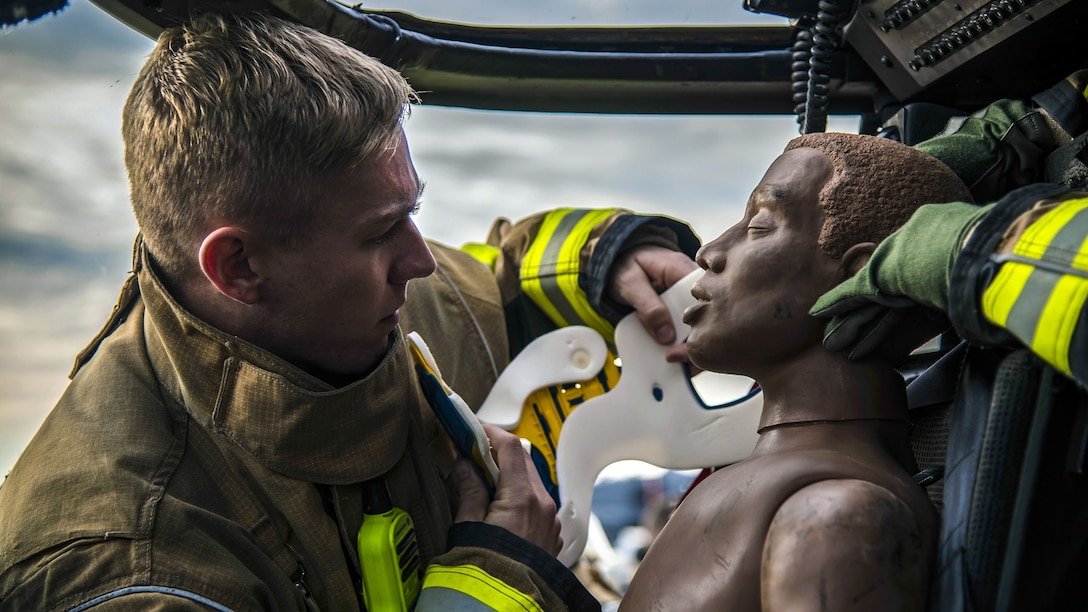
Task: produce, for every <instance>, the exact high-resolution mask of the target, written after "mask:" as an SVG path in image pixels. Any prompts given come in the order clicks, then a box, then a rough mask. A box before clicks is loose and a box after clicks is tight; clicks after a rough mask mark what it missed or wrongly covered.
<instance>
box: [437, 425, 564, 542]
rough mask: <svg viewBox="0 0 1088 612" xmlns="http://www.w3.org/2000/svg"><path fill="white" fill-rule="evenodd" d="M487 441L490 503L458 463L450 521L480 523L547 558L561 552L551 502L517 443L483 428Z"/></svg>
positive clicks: (465, 462)
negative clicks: (492, 478)
mask: <svg viewBox="0 0 1088 612" xmlns="http://www.w3.org/2000/svg"><path fill="white" fill-rule="evenodd" d="M484 431H486V432H487V437H488V438H490V439H491V452H492V454H493V455H494V456H495V463H497V464H498V466H499V481H498V483H497V484H496V487H495V499H494V500H489V499H488V495H487V488H486V487H485V486H484V483H483V481H482V480H480V477H479V475H477V474H476V472H475V471H474V469H473V467H472V465H471V464H470V463H469V462H468V460H466V459H458V460H457V463H456V464H455V465H454V470H455V471H456V472H457V476H458V478H459V479H460V483H459V492H460V495H461V505H460V507H459V508H458V509H457V517H456V519H454V520H455V521H456V522H462V521H483V522H485V523H491V524H492V525H496V526H499V527H503V528H504V529H506V530H507V531H509V532H511V533H513V534H514V535H517V536H519V537H521V538H523V539H525V540H528V541H529V542H532V543H533V544H536V545H537V546H539V547H541V548H543V549H544V550H546V551H547V552H548V553H549V554H551V555H557V554H559V551H560V550H562V549H563V538H562V537H561V536H560V530H561V526H560V523H559V517H558V516H556V514H555V512H556V508H555V502H554V501H553V500H552V497H551V495H549V494H548V491H547V490H546V489H545V488H544V483H543V482H541V481H540V475H539V474H537V471H536V468H535V467H534V466H533V460H532V459H530V458H529V453H527V452H525V449H524V448H523V447H522V446H521V440H520V439H519V438H518V437H517V436H515V435H514V434H512V433H509V432H507V431H506V430H504V429H502V428H501V427H497V426H495V425H491V424H488V423H484Z"/></svg>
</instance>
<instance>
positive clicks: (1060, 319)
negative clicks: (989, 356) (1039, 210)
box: [982, 198, 1088, 375]
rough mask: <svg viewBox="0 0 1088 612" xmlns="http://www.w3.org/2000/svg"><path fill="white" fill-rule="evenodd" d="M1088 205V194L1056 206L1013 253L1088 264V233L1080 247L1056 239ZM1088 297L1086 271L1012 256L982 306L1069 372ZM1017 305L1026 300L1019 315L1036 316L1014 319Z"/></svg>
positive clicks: (1067, 263)
mask: <svg viewBox="0 0 1088 612" xmlns="http://www.w3.org/2000/svg"><path fill="white" fill-rule="evenodd" d="M1086 208H1088V199H1085V198H1082V199H1076V200H1070V201H1068V202H1065V203H1063V204H1061V205H1060V206H1057V207H1056V208H1054V210H1052V211H1050V212H1048V213H1047V214H1045V215H1043V216H1042V217H1040V218H1039V219H1038V220H1036V221H1035V222H1034V223H1032V224H1031V226H1030V227H1028V228H1027V229H1026V230H1025V231H1024V233H1023V235H1021V236H1020V238H1019V239H1018V240H1017V242H1016V245H1015V247H1014V248H1013V254H1014V255H1016V256H1019V257H1022V258H1026V259H1029V260H1033V261H1042V260H1046V261H1048V262H1050V263H1054V264H1057V265H1062V266H1067V267H1069V268H1072V269H1077V270H1088V238H1086V239H1085V240H1084V242H1082V243H1081V244H1080V245H1079V248H1076V249H1075V250H1074V249H1070V248H1069V247H1068V246H1067V247H1065V248H1061V247H1056V246H1055V245H1053V244H1052V243H1053V242H1054V239H1055V237H1057V236H1058V234H1059V233H1060V232H1061V231H1062V230H1063V229H1064V228H1066V227H1067V225H1069V223H1070V221H1071V220H1073V218H1074V217H1076V216H1077V215H1078V214H1079V213H1082V211H1084V210H1085V209H1086ZM1040 292H1042V295H1039V294H1040ZM1043 295H1045V297H1043ZM1086 299H1088V281H1086V280H1085V279H1084V278H1083V277H1081V276H1075V275H1064V276H1062V275H1059V274H1058V273H1056V272H1050V271H1045V270H1040V269H1038V268H1036V266H1034V265H1032V264H1031V263H1025V262H1020V261H1008V262H1005V263H1004V264H1003V265H1002V266H1001V268H1000V270H999V271H998V273H997V275H996V276H995V277H994V280H993V282H991V283H990V286H989V287H987V288H986V290H985V291H984V292H983V294H982V312H983V315H984V316H985V317H986V318H987V319H988V320H989V321H991V322H992V323H994V324H995V325H998V326H1000V327H1002V328H1005V329H1009V330H1010V331H1012V332H1013V333H1014V334H1015V335H1017V337H1019V338H1020V339H1021V340H1022V341H1024V342H1025V343H1026V344H1028V345H1029V346H1030V347H1031V349H1032V351H1033V352H1035V353H1036V354H1037V355H1039V357H1041V358H1042V359H1044V360H1045V361H1046V362H1047V363H1049V364H1051V365H1053V366H1054V367H1055V368H1057V369H1058V370H1060V371H1061V372H1063V373H1065V374H1067V375H1068V374H1070V369H1069V348H1070V343H1071V342H1072V339H1073V331H1074V329H1075V328H1076V323H1077V320H1078V317H1079V315H1080V312H1081V309H1082V308H1083V307H1084V304H1085V301H1086ZM1032 304H1038V305H1037V306H1032ZM1018 305H1023V306H1022V311H1021V312H1019V313H1018V317H1019V318H1024V317H1025V316H1030V317H1031V318H1032V319H1034V320H1033V321H1019V320H1015V319H1017V317H1012V319H1010V317H1011V316H1012V313H1013V311H1014V309H1015V308H1017V307H1018ZM1017 327H1022V329H1016V328H1017Z"/></svg>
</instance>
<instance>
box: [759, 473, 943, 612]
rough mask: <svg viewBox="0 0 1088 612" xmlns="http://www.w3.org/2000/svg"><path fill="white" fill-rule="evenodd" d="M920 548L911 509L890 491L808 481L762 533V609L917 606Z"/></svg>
mask: <svg viewBox="0 0 1088 612" xmlns="http://www.w3.org/2000/svg"><path fill="white" fill-rule="evenodd" d="M924 550H925V547H924V545H923V534H922V529H921V526H920V525H919V522H918V519H917V517H916V515H915V513H914V511H913V510H912V509H911V508H910V507H909V506H908V505H907V504H906V503H905V502H903V500H901V499H900V498H898V497H896V496H895V495H894V494H892V492H891V491H889V490H887V489H885V488H883V487H881V486H879V485H876V484H873V483H870V482H866V481H864V480H825V481H823V482H818V483H815V484H812V485H809V486H807V487H805V488H804V489H801V490H800V491H798V492H797V493H795V494H794V495H793V496H791V497H790V498H789V499H788V500H786V502H785V503H784V504H782V506H781V507H780V508H779V509H778V512H777V513H775V516H774V519H773V520H772V521H771V526H770V528H769V529H768V530H767V540H766V542H765V544H764V547H763V563H762V581H761V582H762V589H761V590H762V592H761V597H762V600H763V609H764V610H790V611H796V612H803V611H805V610H813V611H816V610H841V611H849V610H924V609H925V607H926V601H925V595H926V578H927V576H926V573H927V571H928V565H927V561H926V559H925V556H924V554H923V551H924ZM813 594H816V595H817V597H813Z"/></svg>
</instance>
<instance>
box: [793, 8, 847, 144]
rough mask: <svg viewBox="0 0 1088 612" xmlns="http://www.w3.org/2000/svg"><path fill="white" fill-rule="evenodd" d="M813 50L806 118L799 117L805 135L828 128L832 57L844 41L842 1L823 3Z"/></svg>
mask: <svg viewBox="0 0 1088 612" xmlns="http://www.w3.org/2000/svg"><path fill="white" fill-rule="evenodd" d="M818 7H819V10H818V12H817V13H816V24H815V25H814V26H813V28H812V31H813V32H814V33H813V34H812V47H811V48H810V49H809V53H810V57H809V61H808V66H809V67H808V86H807V91H806V92H805V108H804V116H803V117H800V116H799V117H798V119H799V120H800V123H801V133H802V134H811V133H813V132H823V131H824V130H825V129H826V128H827V108H828V96H829V94H830V91H831V88H830V83H831V58H832V56H833V54H834V52H835V50H836V49H838V47H839V44H840V43H841V41H842V29H841V27H840V22H841V19H842V13H843V11H842V8H841V7H840V5H839V2H838V0H820V3H819V5H818Z"/></svg>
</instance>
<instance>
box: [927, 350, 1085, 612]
mask: <svg viewBox="0 0 1088 612" xmlns="http://www.w3.org/2000/svg"><path fill="white" fill-rule="evenodd" d="M907 395H908V402H909V403H910V406H911V409H912V410H911V414H912V418H913V420H914V422H915V428H914V431H913V434H912V443H913V446H914V449H915V455H916V457H917V459H918V464H919V467H920V468H922V469H923V471H925V470H926V469H927V468H928V469H930V470H931V471H933V470H934V468H938V469H936V471H938V472H939V471H940V470H939V467H940V466H941V465H943V466H944V477H943V480H940V481H939V482H937V483H935V484H933V485H930V486H929V487H928V488H927V490H928V492H929V493H930V497H931V498H932V499H933V500H934V503H935V505H936V506H937V508H938V511H939V512H940V515H941V525H940V531H939V540H938V558H937V564H936V570H935V573H934V578H933V582H932V585H931V592H930V605H929V608H930V609H931V610H935V611H941V612H945V611H959V610H963V611H973V610H985V611H989V610H1021V609H1024V610H1033V611H1034V610H1073V609H1088V583H1085V581H1084V576H1085V573H1084V572H1085V570H1086V569H1088V478H1086V471H1088V396H1086V394H1085V392H1084V391H1083V390H1081V389H1079V388H1077V387H1076V385H1075V384H1074V383H1072V382H1071V381H1069V380H1068V379H1066V378H1064V377H1063V376H1060V375H1058V374H1057V373H1056V372H1054V370H1052V369H1051V368H1049V367H1048V366H1046V365H1045V364H1043V363H1042V362H1041V361H1039V360H1038V359H1037V358H1036V357H1034V356H1033V355H1032V354H1031V353H1030V352H1029V351H1027V350H1023V349H1021V350H1015V351H1009V350H1005V349H993V348H981V347H976V346H967V345H966V344H965V343H961V344H960V345H959V346H957V347H956V348H955V349H953V350H952V351H950V352H948V353H947V354H945V355H944V356H943V357H941V358H940V359H939V360H938V361H937V362H936V363H934V364H933V366H931V367H930V368H928V369H927V370H925V371H924V372H923V373H922V374H921V375H919V376H918V377H916V378H915V379H914V380H912V381H911V383H910V384H909V385H908V387H907Z"/></svg>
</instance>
